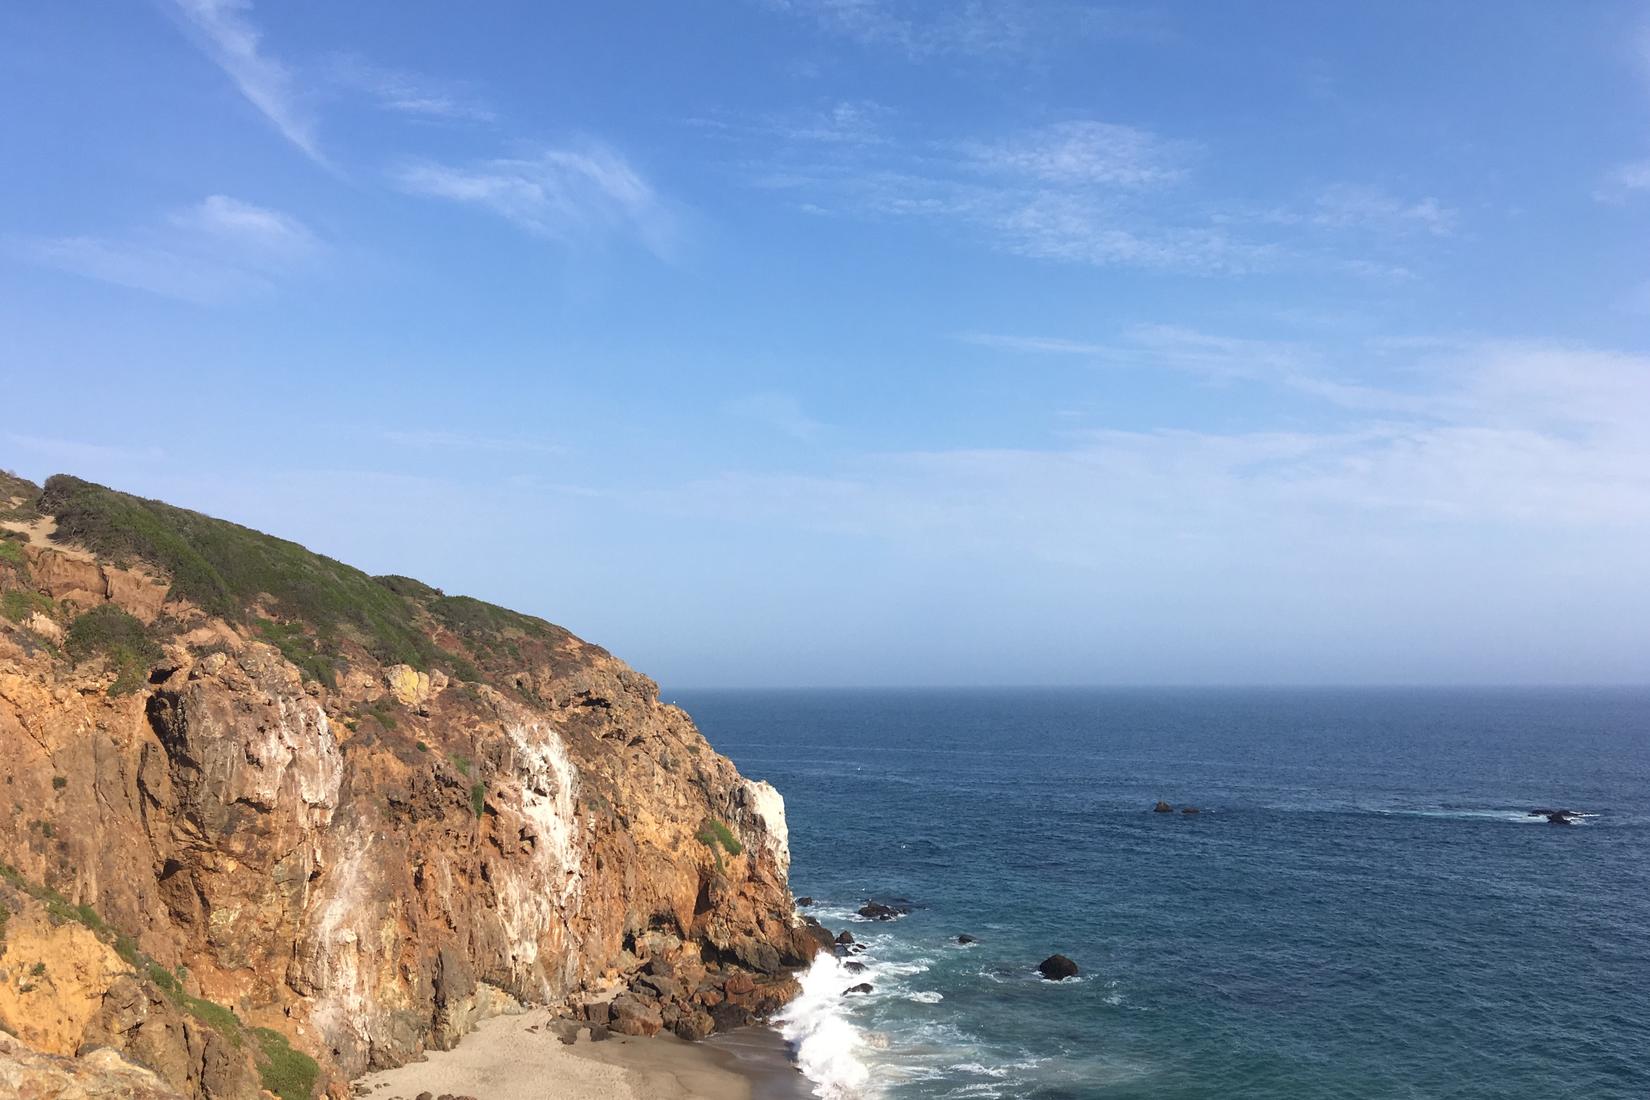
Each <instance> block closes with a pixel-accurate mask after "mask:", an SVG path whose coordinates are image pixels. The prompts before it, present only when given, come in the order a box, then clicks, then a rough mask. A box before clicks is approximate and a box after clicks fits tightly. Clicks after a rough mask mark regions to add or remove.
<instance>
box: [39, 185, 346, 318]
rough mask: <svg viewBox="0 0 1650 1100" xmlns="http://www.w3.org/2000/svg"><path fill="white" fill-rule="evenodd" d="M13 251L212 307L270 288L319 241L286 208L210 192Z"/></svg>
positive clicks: (90, 275)
mask: <svg viewBox="0 0 1650 1100" xmlns="http://www.w3.org/2000/svg"><path fill="white" fill-rule="evenodd" d="M11 251H12V252H13V253H14V254H16V255H17V256H19V257H20V258H22V259H25V260H28V261H31V262H33V263H37V264H40V265H42V266H45V267H52V268H56V269H58V270H60V271H66V272H69V273H71V274H75V275H80V276H84V277H86V278H89V279H97V280H100V281H102V282H108V283H115V284H117V285H120V286H125V287H130V288H132V289H135V290H143V291H148V292H149V293H152V294H159V295H163V296H165V297H168V298H177V299H180V300H182V301H187V302H194V303H196V304H201V305H209V304H214V303H219V302H223V301H226V300H229V299H232V298H235V297H238V296H241V295H243V294H246V293H249V292H256V291H262V290H268V289H269V288H271V287H272V286H273V285H274V284H275V282H276V280H277V279H278V278H280V277H281V276H283V275H287V274H290V273H291V272H293V271H294V270H296V269H297V268H299V267H300V266H302V265H303V264H305V263H306V262H307V261H309V260H311V259H312V258H314V257H315V256H317V255H319V254H320V253H321V252H322V251H324V246H323V245H322V244H321V242H320V241H319V239H317V238H316V236H315V235H314V234H313V233H312V232H311V231H310V230H309V228H308V227H307V226H306V225H304V223H303V222H301V221H299V220H298V219H297V218H295V217H293V216H292V215H290V214H286V213H282V212H281V211H278V210H271V209H269V208H267V207H262V206H257V205H254V204H253V203H249V202H244V201H242V200H240V199H235V198H231V197H229V196H228V195H209V196H207V197H206V198H205V199H203V200H201V201H200V202H199V203H196V204H194V205H193V206H187V207H183V208H181V209H177V210H173V211H171V212H169V213H167V214H166V215H165V216H164V217H163V218H161V219H160V220H159V221H158V222H157V223H155V224H152V225H148V226H144V227H142V228H139V229H137V230H134V231H132V232H130V233H128V234H126V235H124V236H119V237H104V236H65V237H33V238H24V239H20V240H16V241H13V242H11Z"/></svg>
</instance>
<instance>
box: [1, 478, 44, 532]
mask: <svg viewBox="0 0 1650 1100" xmlns="http://www.w3.org/2000/svg"><path fill="white" fill-rule="evenodd" d="M39 497H40V486H38V485H36V484H35V483H34V482H32V481H29V480H27V479H25V478H21V477H18V476H17V475H16V474H14V473H12V472H11V471H10V470H0V519H24V520H30V519H35V518H36V517H38V516H39V514H40V513H38V512H37V511H35V508H34V502H35V501H36V500H38V499H39ZM14 500H21V501H22V503H21V504H17V505H13V504H12V503H11V502H12V501H14Z"/></svg>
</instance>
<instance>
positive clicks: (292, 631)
mask: <svg viewBox="0 0 1650 1100" xmlns="http://www.w3.org/2000/svg"><path fill="white" fill-rule="evenodd" d="M22 484H23V485H24V486H28V483H26V482H24V483H22ZM28 487H29V488H32V486H28ZM4 488H5V487H4V485H0V491H3V490H4ZM38 508H39V510H40V511H41V512H44V513H46V514H48V515H52V516H55V517H56V519H57V531H56V533H55V535H54V536H53V537H54V538H56V539H58V540H60V541H64V542H70V543H74V544H77V545H81V546H84V547H86V548H87V549H89V550H92V551H93V552H95V553H97V554H98V555H99V556H102V557H105V558H108V559H110V560H112V561H115V562H117V563H122V564H138V563H141V564H147V565H150V566H153V567H155V568H157V569H159V570H161V571H163V572H165V573H166V574H167V575H168V576H170V577H171V579H172V588H171V592H170V596H171V597H173V598H181V599H186V600H189V601H190V602H192V603H194V604H196V605H198V606H199V607H201V608H202V609H204V610H206V611H207V612H209V613H211V614H213V615H217V616H220V617H222V618H224V619H227V620H229V621H231V622H238V623H242V624H245V625H247V626H248V627H250V628H251V629H252V630H253V631H255V632H256V633H259V634H261V635H262V636H263V637H265V638H266V639H267V640H268V641H271V642H273V643H274V644H276V645H278V646H279V647H280V648H281V649H282V651H283V652H285V653H286V654H287V656H288V657H289V658H290V659H292V660H293V661H294V663H296V664H298V665H299V667H300V668H302V669H304V670H305V672H306V673H307V674H310V675H313V676H315V677H317V678H319V679H322V680H330V678H331V675H330V673H331V667H332V665H333V663H334V662H335V661H336V659H337V658H338V656H339V654H340V653H341V651H342V649H343V647H344V646H345V644H346V643H347V642H354V643H356V644H358V645H360V646H362V647H363V648H364V649H366V650H367V652H368V653H370V654H371V655H372V656H373V657H375V658H376V659H378V660H380V661H382V662H384V663H386V664H390V663H404V664H408V665H412V666H413V667H414V668H421V669H427V668H440V669H442V670H443V671H446V672H448V673H450V674H453V675H455V676H458V677H459V678H461V679H477V678H479V677H480V671H479V670H478V668H477V663H478V662H480V663H482V664H492V663H493V660H492V659H495V658H496V659H498V660H500V661H504V660H506V659H519V658H520V656H521V652H520V647H521V645H522V644H523V643H524V642H536V643H547V642H548V643H556V642H559V641H561V640H564V639H566V638H567V637H568V636H569V635H568V634H567V632H566V631H564V630H562V629H561V628H560V627H557V626H553V625H552V624H550V623H547V622H545V621H544V620H542V619H537V618H533V617H532V616H529V615H522V614H519V613H517V612H514V611H510V610H507V609H506V608H502V607H497V606H495V605H493V604H489V603H484V602H482V601H480V600H475V599H471V598H469V597H466V596H448V595H446V594H445V593H443V592H441V590H440V589H437V588H432V587H431V586H429V585H426V584H423V583H421V582H419V581H415V580H413V579H411V578H409V577H373V576H369V575H368V574H366V573H364V572H362V571H361V570H359V569H356V568H354V567H352V566H348V565H345V564H344V563H342V562H339V561H335V560H333V559H332V558H329V557H326V556H324V555H322V554H317V553H314V552H313V551H310V550H307V549H305V548H304V547H302V546H300V545H298V544H297V543H295V542H289V541H287V540H286V539H279V538H275V537H274V536H271V535H266V534H264V533H262V532H261V531H254V530H253V529H251V528H250V527H242V526H241V525H239V524H236V523H230V522H228V521H227V520H221V519H214V518H212V517H211V516H206V515H202V514H201V513H199V512H191V511H189V510H188V509H185V508H177V507H174V506H172V505H170V504H165V503H163V502H161V501H158V500H145V499H143V498H141V497H135V496H131V495H129V494H127V493H121V492H116V491H115V490H113V489H109V488H106V487H105V486H102V485H96V484H93V483H92V482H89V481H83V480H81V479H80V478H76V477H71V476H68V475H66V474H57V475H55V476H53V477H51V478H48V479H47V481H46V485H45V489H44V491H43V492H41V493H40V495H39V501H38ZM443 634H445V635H447V636H449V637H450V638H451V639H456V640H457V641H458V642H459V643H462V644H461V645H460V646H457V647H453V646H452V645H451V644H449V647H448V648H443V647H442V646H441V645H438V644H437V642H436V641H435V638H436V637H437V636H441V635H443ZM459 649H467V650H469V651H470V652H469V653H468V654H466V653H462V652H459V651H458V650H459Z"/></svg>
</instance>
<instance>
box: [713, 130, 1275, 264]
mask: <svg viewBox="0 0 1650 1100" xmlns="http://www.w3.org/2000/svg"><path fill="white" fill-rule="evenodd" d="M729 136H730V139H731V140H739V138H740V135H738V134H731V135H729ZM771 136H776V137H778V138H779V139H780V142H779V147H778V148H777V149H773V148H771V147H770V149H769V150H768V152H767V155H766V157H765V159H764V158H754V159H753V158H749V157H747V158H745V159H743V160H742V161H741V166H742V170H743V171H746V172H748V173H749V175H748V176H747V182H749V183H750V184H751V185H752V186H755V187H758V188H762V189H765V190H769V191H772V192H774V193H777V194H785V195H790V196H793V197H794V198H795V200H796V203H797V205H798V206H799V207H801V208H802V209H805V210H806V211H808V212H810V213H816V214H833V213H834V214H840V215H845V216H851V217H859V218H869V219H892V218H899V219H913V220H923V221H930V222H935V223H952V224H956V225H962V226H964V227H966V229H967V230H968V231H969V232H970V233H971V234H973V235H974V236H976V237H977V238H979V239H981V240H982V241H983V242H985V243H987V244H990V245H991V246H993V247H995V248H997V249H999V250H1001V251H1005V252H1009V253H1012V254H1016V255H1021V256H1028V257H1032V258H1037V259H1049V260H1059V261H1065V262H1071V263H1080V264H1087V265H1092V266H1101V267H1105V266H1124V267H1140V268H1149V269H1156V270H1169V271H1183V272H1191V273H1217V272H1236V271H1249V270H1256V269H1260V268H1264V267H1267V266H1270V265H1271V264H1272V263H1273V262H1274V261H1275V257H1274V255H1273V253H1274V252H1275V249H1274V248H1273V247H1272V246H1271V245H1269V244H1267V243H1265V242H1257V241H1251V240H1245V239H1243V238H1241V237H1239V236H1237V235H1236V234H1234V233H1233V232H1232V231H1231V230H1229V229H1228V228H1227V227H1224V226H1222V225H1220V224H1217V223H1216V222H1215V220H1213V219H1211V218H1210V217H1208V216H1207V215H1206V214H1205V213H1204V212H1203V211H1201V210H1200V209H1199V208H1198V204H1197V203H1196V202H1194V201H1191V200H1190V199H1188V198H1187V197H1186V196H1185V195H1184V194H1183V193H1182V192H1181V186H1182V184H1183V183H1184V182H1185V180H1186V178H1187V176H1188V174H1189V171H1190V167H1189V166H1190V164H1191V163H1192V162H1193V161H1195V160H1196V158H1197V157H1198V155H1199V150H1198V148H1197V147H1196V146H1195V145H1194V144H1193V143H1190V142H1183V141H1175V140H1172V139H1167V138H1164V137H1162V136H1160V135H1157V134H1155V133H1153V132H1151V131H1149V130H1145V129H1141V128H1138V127H1133V126H1127V125H1122V124H1118V123H1111V122H1105V121H1101V120H1096V119H1074V120H1066V121H1062V122H1057V123H1052V124H1048V125H1042V126H1035V127H1030V128H1027V129H1024V130H1021V131H1018V132H1014V133H1010V134H1005V135H996V136H992V137H982V138H965V139H960V140H953V139H930V140H920V141H909V140H905V141H902V140H898V139H896V138H895V136H894V135H892V134H887V133H885V132H879V134H878V137H879V140H878V141H877V142H875V143H872V142H859V143H855V144H845V143H841V142H830V143H823V142H820V141H818V140H814V139H811V138H810V137H808V136H807V134H806V132H805V131H802V130H796V131H793V132H791V133H777V134H773V135H771ZM770 144H771V143H770ZM753 166H754V168H753Z"/></svg>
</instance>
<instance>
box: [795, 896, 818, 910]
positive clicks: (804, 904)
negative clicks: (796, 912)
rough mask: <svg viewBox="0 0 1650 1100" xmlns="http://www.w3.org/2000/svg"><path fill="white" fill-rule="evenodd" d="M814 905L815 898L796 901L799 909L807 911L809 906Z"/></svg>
mask: <svg viewBox="0 0 1650 1100" xmlns="http://www.w3.org/2000/svg"><path fill="white" fill-rule="evenodd" d="M813 903H814V899H813V898H797V899H796V904H797V905H798V907H800V908H803V909H806V908H807V907H808V906H810V905H812V904H813Z"/></svg>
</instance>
